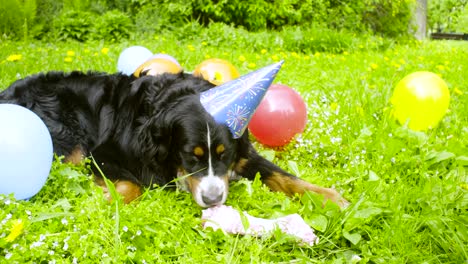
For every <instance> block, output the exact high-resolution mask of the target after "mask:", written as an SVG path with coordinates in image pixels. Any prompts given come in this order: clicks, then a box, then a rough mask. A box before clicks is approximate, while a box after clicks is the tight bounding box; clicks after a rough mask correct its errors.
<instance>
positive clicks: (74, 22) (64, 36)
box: [54, 11, 94, 41]
mask: <svg viewBox="0 0 468 264" xmlns="http://www.w3.org/2000/svg"><path fill="white" fill-rule="evenodd" d="M93 19H94V16H93V14H92V13H90V12H83V11H69V12H65V13H63V14H62V15H60V16H59V17H58V18H57V19H56V20H55V21H54V24H55V38H56V39H58V40H71V39H72V40H78V41H86V40H88V39H89V38H90V33H91V31H92V26H93V24H92V23H91V21H93Z"/></svg>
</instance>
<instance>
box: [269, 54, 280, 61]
mask: <svg viewBox="0 0 468 264" xmlns="http://www.w3.org/2000/svg"><path fill="white" fill-rule="evenodd" d="M271 58H272V59H273V60H274V61H279V57H278V55H273V56H271Z"/></svg>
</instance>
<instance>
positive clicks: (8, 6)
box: [0, 0, 37, 39]
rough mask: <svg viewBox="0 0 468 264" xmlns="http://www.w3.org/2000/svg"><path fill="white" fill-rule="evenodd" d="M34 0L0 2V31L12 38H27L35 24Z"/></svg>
mask: <svg viewBox="0 0 468 264" xmlns="http://www.w3.org/2000/svg"><path fill="white" fill-rule="evenodd" d="M36 7H37V6H36V1H35V0H24V1H20V0H7V1H3V0H2V2H1V4H0V33H1V35H5V36H7V37H12V38H16V39H19V38H24V39H26V38H28V36H29V34H30V30H31V29H32V27H33V25H35V18H36Z"/></svg>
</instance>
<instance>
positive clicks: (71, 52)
mask: <svg viewBox="0 0 468 264" xmlns="http://www.w3.org/2000/svg"><path fill="white" fill-rule="evenodd" d="M67 56H68V57H73V56H75V52H74V51H73V50H69V51H67Z"/></svg>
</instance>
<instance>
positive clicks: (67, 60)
mask: <svg viewBox="0 0 468 264" xmlns="http://www.w3.org/2000/svg"><path fill="white" fill-rule="evenodd" d="M63 60H64V61H65V62H72V61H73V59H72V58H71V57H65V59H63Z"/></svg>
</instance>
